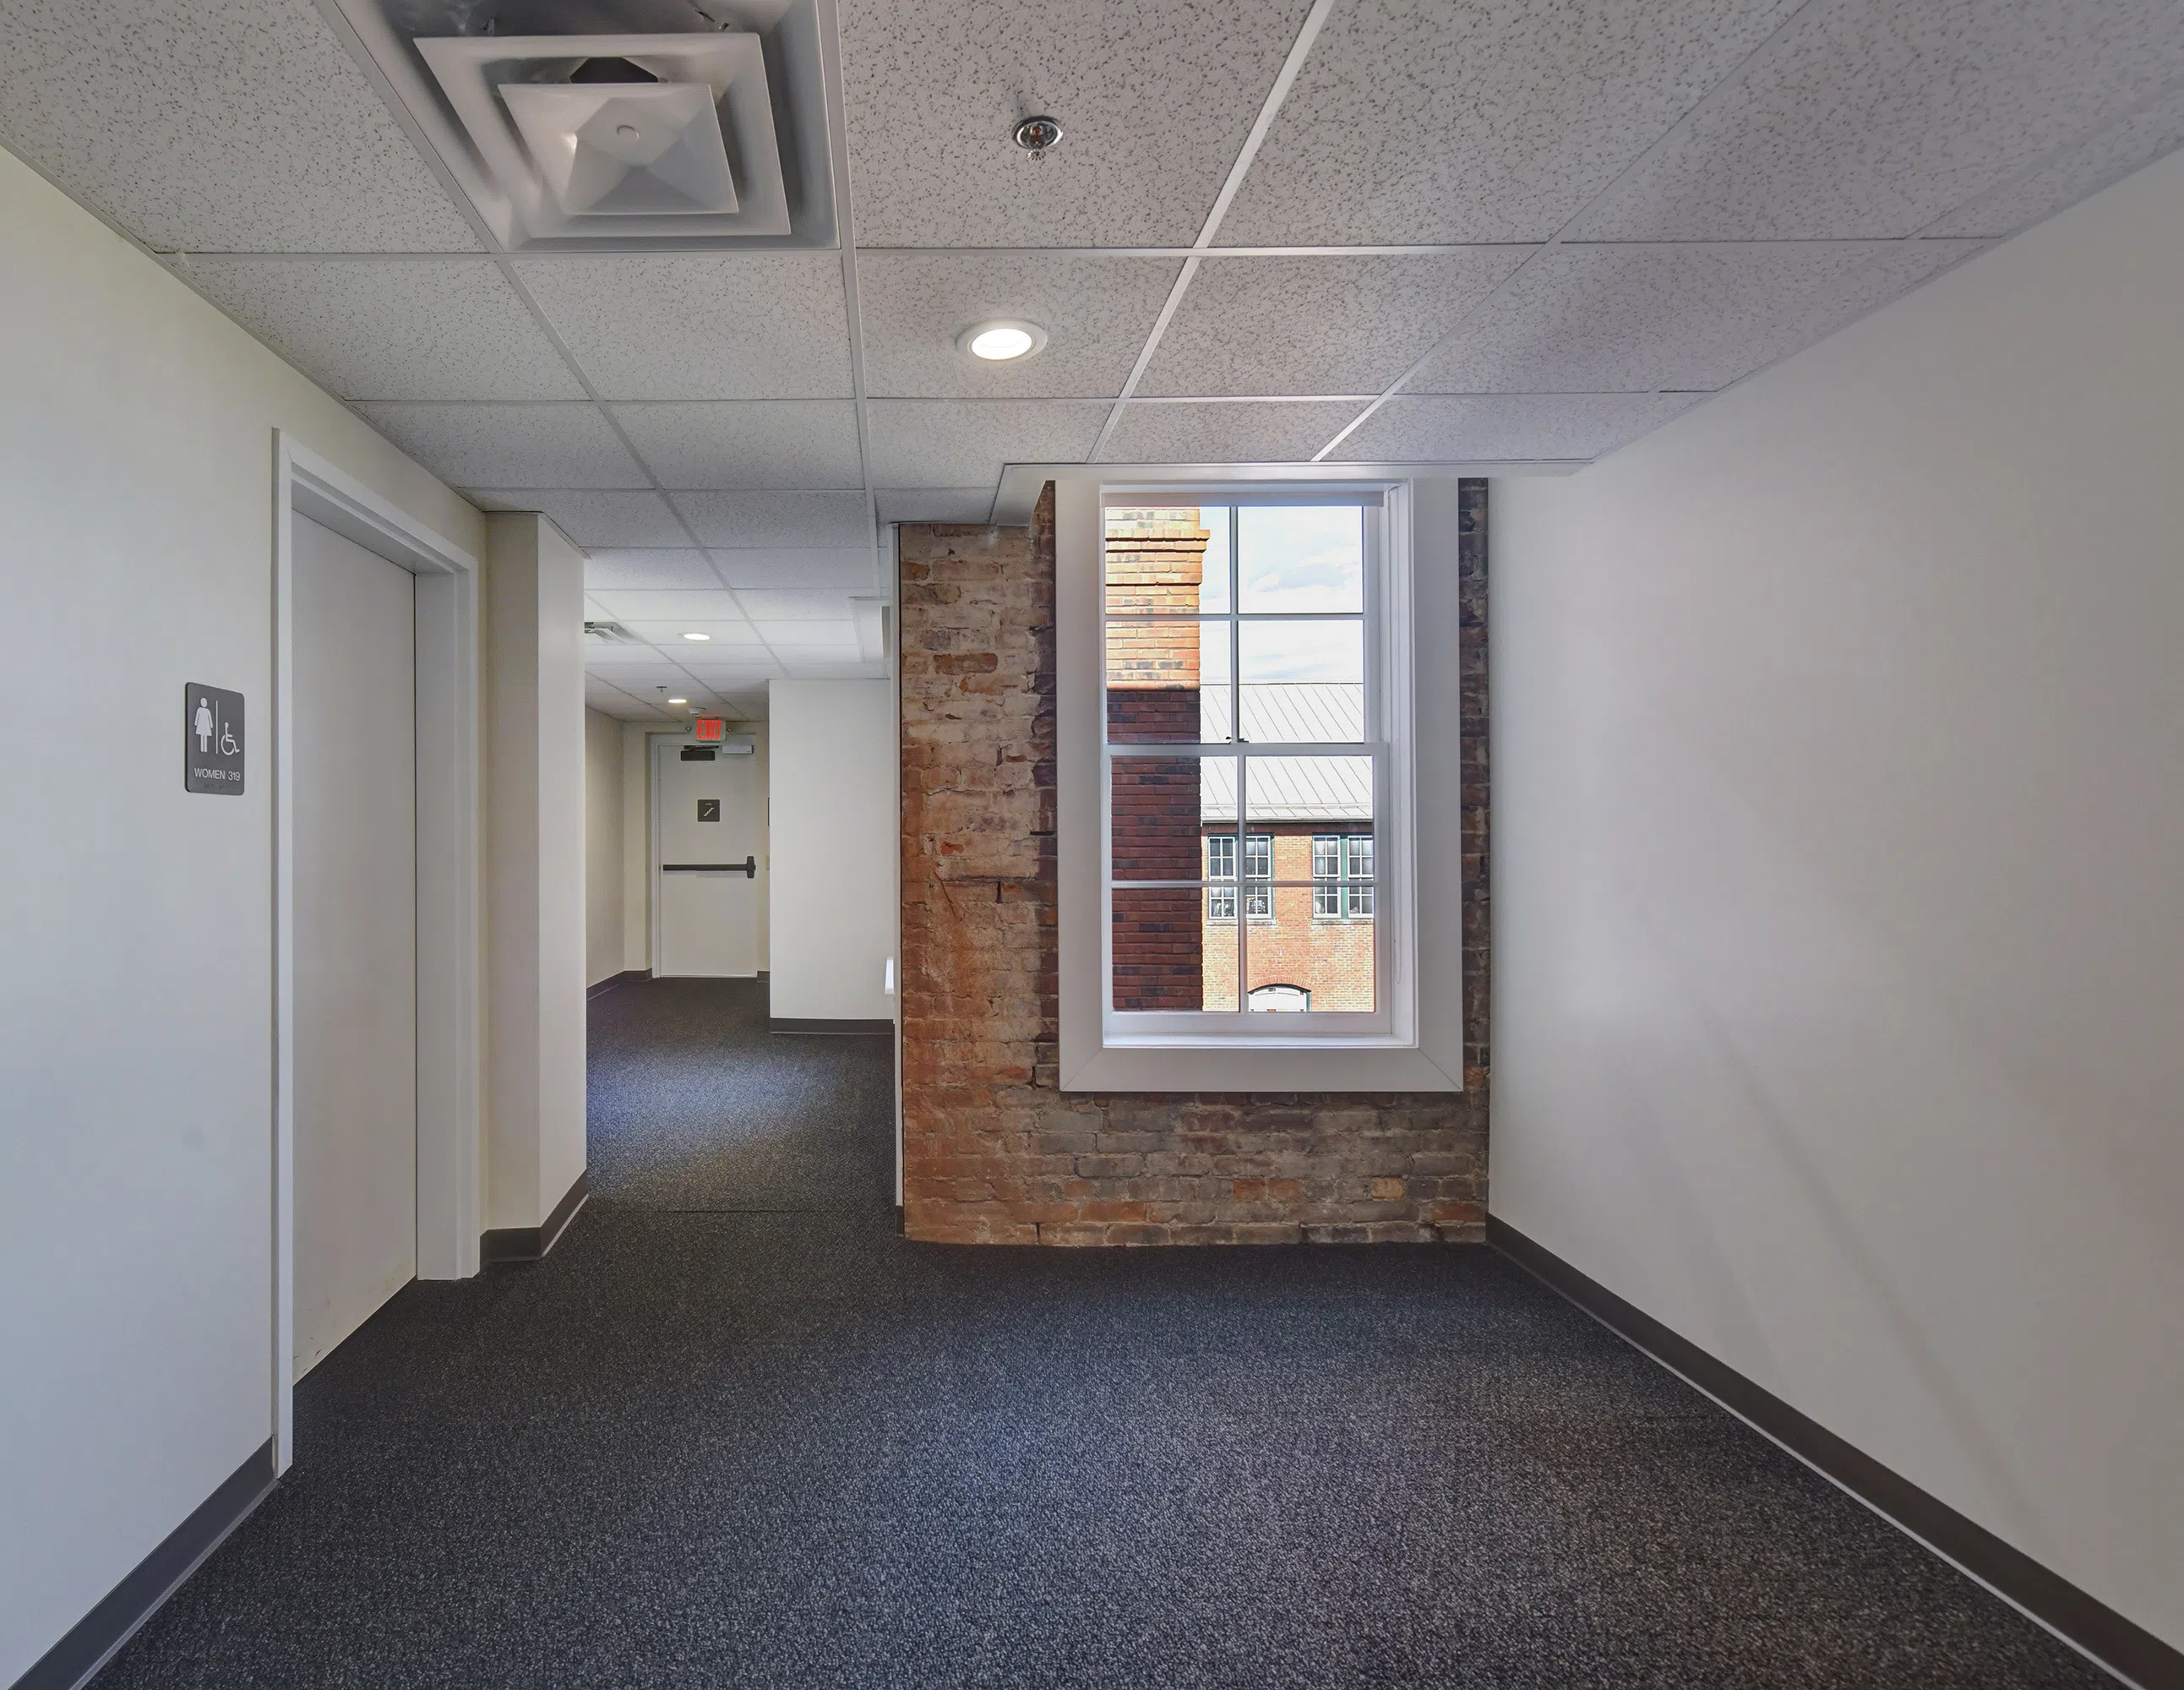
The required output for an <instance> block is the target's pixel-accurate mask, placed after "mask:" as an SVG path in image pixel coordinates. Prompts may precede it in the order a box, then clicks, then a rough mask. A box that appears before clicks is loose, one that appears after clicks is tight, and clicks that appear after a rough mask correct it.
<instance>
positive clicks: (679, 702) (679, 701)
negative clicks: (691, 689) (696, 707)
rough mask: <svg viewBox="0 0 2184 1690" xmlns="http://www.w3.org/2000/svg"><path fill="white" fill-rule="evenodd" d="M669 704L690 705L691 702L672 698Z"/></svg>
mask: <svg viewBox="0 0 2184 1690" xmlns="http://www.w3.org/2000/svg"><path fill="white" fill-rule="evenodd" d="M667 702H668V703H670V704H688V703H689V702H690V700H688V699H686V698H671V699H670V700H667Z"/></svg>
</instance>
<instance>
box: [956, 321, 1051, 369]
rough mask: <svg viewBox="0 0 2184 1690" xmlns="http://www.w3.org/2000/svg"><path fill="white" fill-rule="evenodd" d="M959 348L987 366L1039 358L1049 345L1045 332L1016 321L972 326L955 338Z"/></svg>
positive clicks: (1036, 325) (1039, 328)
mask: <svg viewBox="0 0 2184 1690" xmlns="http://www.w3.org/2000/svg"><path fill="white" fill-rule="evenodd" d="M1045 344H1046V331H1045V329H1043V328H1041V327H1040V326H1039V325H1038V324H1037V323H1027V322H1020V321H1015V320H1013V319H1011V320H1008V321H1000V322H990V323H973V324H972V326H970V327H969V328H967V329H965V330H964V331H963V332H962V333H961V335H959V336H957V337H956V345H957V346H958V347H960V348H961V349H962V350H963V351H965V352H967V353H968V354H970V355H971V356H972V357H973V358H976V359H978V360H982V361H983V362H985V363H988V364H1006V363H1010V362H1011V361H1013V360H1016V359H1018V358H1029V357H1032V356H1034V354H1037V353H1038V352H1039V350H1040V349H1041V348H1043V347H1044V346H1045Z"/></svg>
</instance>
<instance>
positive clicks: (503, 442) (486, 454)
mask: <svg viewBox="0 0 2184 1690" xmlns="http://www.w3.org/2000/svg"><path fill="white" fill-rule="evenodd" d="M357 410H359V412H360V413H361V414H362V415H363V416H364V419H365V421H367V422H369V423H370V424H371V426H372V427H375V428H376V429H377V430H378V431H379V432H381V433H382V434H384V435H385V436H386V437H387V438H388V439H390V440H392V441H393V443H395V444H396V445H398V446H399V447H400V448H401V449H403V450H404V451H405V452H407V453H408V454H409V455H410V456H411V457H413V458H415V459H416V460H417V461H418V462H419V463H421V464H422V465H424V466H425V467H426V469H428V470H430V471H432V473H433V474H435V475H437V476H438V477H440V479H441V480H443V481H447V482H454V484H455V485H456V486H458V487H492V488H522V487H524V486H526V485H528V486H531V487H535V488H542V489H548V488H571V487H581V488H641V487H643V485H644V484H645V481H644V471H643V470H641V469H640V468H638V463H637V460H636V459H634V458H632V457H631V456H630V455H629V454H628V453H627V451H626V450H624V449H623V448H622V443H621V441H620V440H619V439H617V438H616V437H615V432H614V430H613V428H612V427H610V426H609V425H608V422H607V420H606V418H605V417H604V416H600V415H599V410H598V408H597V407H596V406H593V405H588V404H360V405H359V406H358V407H357ZM569 538H571V539H576V538H577V537H576V536H575V535H573V534H571V535H570V537H569ZM577 544H580V545H581V544H583V542H582V541H581V540H578V541H577Z"/></svg>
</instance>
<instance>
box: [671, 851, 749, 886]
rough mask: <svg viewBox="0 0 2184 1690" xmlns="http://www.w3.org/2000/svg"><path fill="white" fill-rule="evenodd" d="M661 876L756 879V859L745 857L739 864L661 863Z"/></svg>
mask: <svg viewBox="0 0 2184 1690" xmlns="http://www.w3.org/2000/svg"><path fill="white" fill-rule="evenodd" d="M660 873H662V874H720V873H728V874H747V875H749V877H750V878H752V879H754V880H755V879H757V878H758V859H757V858H756V857H755V856H747V857H745V858H744V860H743V861H742V862H663V863H661V864H660Z"/></svg>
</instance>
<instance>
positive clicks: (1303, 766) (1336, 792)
mask: <svg viewBox="0 0 2184 1690" xmlns="http://www.w3.org/2000/svg"><path fill="white" fill-rule="evenodd" d="M1238 690H1239V691H1240V693H1241V694H1242V695H1243V697H1242V706H1243V714H1244V728H1245V733H1247V734H1248V735H1249V736H1250V737H1249V738H1248V739H1246V740H1245V744H1244V746H1243V747H1242V749H1245V750H1249V749H1250V746H1251V741H1252V740H1259V741H1268V742H1273V743H1278V744H1279V743H1282V742H1288V743H1291V744H1295V743H1300V742H1310V741H1315V740H1317V741H1323V742H1331V743H1334V744H1343V743H1347V742H1354V741H1356V740H1357V739H1361V738H1362V737H1363V733H1364V726H1363V723H1364V704H1365V700H1364V689H1363V688H1362V687H1361V686H1358V685H1357V683H1354V682H1339V681H1285V682H1281V683H1271V684H1262V685H1256V686H1255V685H1251V684H1246V685H1245V686H1243V687H1240V688H1239V689H1238ZM1200 711H1201V715H1200V721H1201V729H1200V731H1201V733H1205V734H1206V738H1207V739H1215V738H1217V737H1220V736H1225V734H1226V733H1227V729H1228V715H1229V697H1228V694H1227V692H1226V690H1225V689H1223V690H1217V691H1209V692H1208V693H1206V695H1205V697H1204V699H1203V700H1202V701H1201V705H1200ZM1250 798H1251V803H1250V810H1251V815H1250V819H1251V821H1254V822H1352V821H1354V822H1362V821H1369V820H1370V819H1371V818H1372V815H1373V760H1372V759H1371V758H1370V757H1359V756H1324V757H1319V756H1295V757H1254V758H1252V759H1251V795H1250ZM1198 810H1199V816H1200V818H1201V820H1203V821H1207V822H1233V821H1234V820H1235V819H1236V765H1235V764H1234V763H1233V762H1231V761H1229V760H1227V759H1226V758H1220V757H1211V758H1207V759H1206V761H1205V765H1204V767H1203V770H1202V771H1201V782H1200V785H1199V803H1198Z"/></svg>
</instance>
